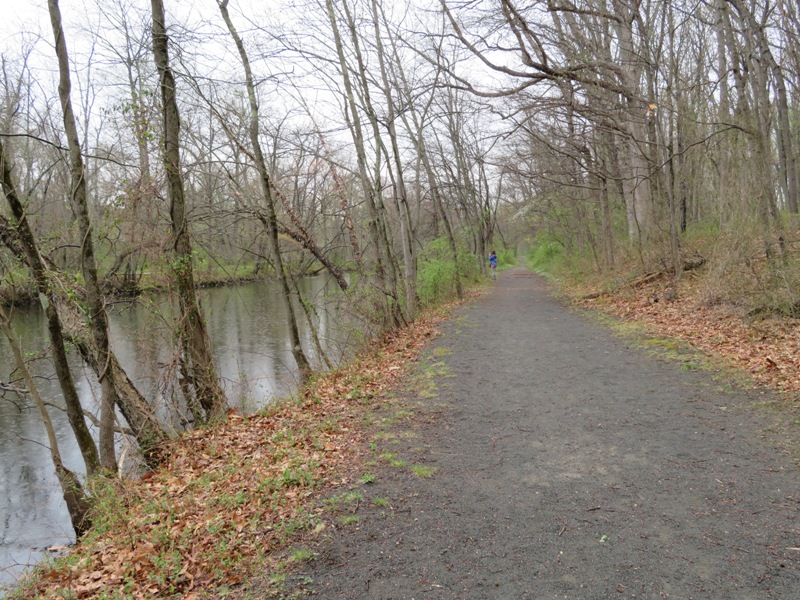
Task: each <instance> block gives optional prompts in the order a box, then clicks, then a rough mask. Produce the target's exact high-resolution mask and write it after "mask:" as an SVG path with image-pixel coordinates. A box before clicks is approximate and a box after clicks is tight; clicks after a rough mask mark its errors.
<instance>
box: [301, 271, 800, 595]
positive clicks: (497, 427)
mask: <svg viewBox="0 0 800 600" xmlns="http://www.w3.org/2000/svg"><path fill="white" fill-rule="evenodd" d="M425 365H427V367H428V369H429V371H430V370H435V371H437V372H438V373H439V374H438V375H437V376H435V377H434V383H435V392H436V393H435V394H431V393H425V394H422V393H421V394H418V397H411V398H409V399H408V400H409V401H410V402H412V403H420V405H421V406H422V408H421V409H419V412H420V415H421V416H420V417H419V418H418V419H417V422H416V423H415V424H414V425H409V424H408V423H406V424H404V425H398V426H396V435H395V436H391V435H390V436H385V441H383V442H382V443H381V444H382V445H381V450H390V451H391V452H393V453H394V454H396V456H397V457H398V458H400V459H403V460H405V461H407V463H408V465H409V466H412V465H423V466H425V467H432V468H435V472H434V473H433V475H432V476H431V477H419V476H417V475H415V474H414V473H413V472H412V471H411V469H409V468H400V467H396V466H395V467H392V466H388V465H384V466H380V467H376V471H375V472H376V480H375V482H374V483H372V484H370V485H365V486H363V487H362V488H361V491H362V493H363V494H364V496H365V498H364V500H363V501H362V502H360V504H359V506H358V509H357V515H358V523H357V524H351V525H347V526H345V525H342V526H340V527H337V528H329V530H328V531H326V533H325V534H323V536H322V540H321V541H320V543H319V545H318V547H316V548H315V550H316V552H317V553H318V554H317V558H316V559H315V560H312V561H308V562H306V563H304V564H303V565H302V567H301V568H300V570H299V572H297V573H295V574H293V576H292V577H291V578H290V580H289V581H287V594H289V593H291V592H292V590H293V591H294V593H308V594H310V595H312V596H313V597H318V598H331V599H333V598H335V599H340V598H353V599H364V598H376V599H386V600H388V599H411V598H414V599H417V600H421V599H427V598H431V599H439V598H442V599H445V598H446V599H450V598H453V599H456V598H464V599H467V598H469V599H486V598H508V599H521V598H530V599H537V600H540V599H550V598H570V599H573V598H576V599H583V598H586V599H595V598H596V599H608V598H678V599H690V598H713V599H743V600H744V599H753V598H779V599H786V600H791V599H796V598H800V518H799V517H800V485H798V484H799V483H800V476H799V474H798V469H797V465H796V464H795V462H794V461H793V460H792V459H791V457H789V456H787V455H786V453H785V452H782V451H781V450H780V448H779V446H780V440H779V439H778V436H777V434H772V433H771V430H770V425H771V423H770V420H771V419H774V418H775V415H774V414H771V413H769V412H768V411H766V410H763V409H759V408H754V406H753V403H754V402H756V401H761V400H763V399H764V398H765V396H764V394H763V392H757V391H736V390H734V389H732V387H731V386H730V385H728V384H727V383H726V382H725V381H717V380H715V376H714V374H713V373H711V372H704V371H693V370H686V369H685V367H684V368H683V369H682V364H681V363H680V362H679V361H667V360H663V359H658V358H654V357H652V356H650V355H648V354H647V353H646V352H645V351H643V350H642V349H639V348H631V347H628V345H626V342H625V341H624V340H622V339H620V338H618V337H615V336H614V335H613V334H611V333H610V332H608V331H607V330H606V329H604V328H603V327H602V326H600V325H598V324H595V323H592V322H590V321H589V320H587V319H586V318H584V317H583V316H581V315H580V314H578V313H577V312H575V311H572V310H570V309H568V308H565V307H564V306H563V305H561V304H560V303H559V302H558V301H557V300H556V299H554V298H553V297H552V296H551V295H549V294H548V291H547V287H546V285H545V282H544V280H542V279H541V278H540V277H538V276H537V275H535V274H533V273H530V272H528V271H525V270H523V269H519V268H516V269H512V270H510V271H506V272H504V273H501V274H500V276H499V277H498V281H497V283H496V285H495V287H494V288H493V290H492V291H491V293H489V294H488V295H487V296H485V297H483V298H481V299H480V300H477V301H474V302H472V303H470V304H468V305H466V306H464V307H463V308H461V309H459V311H458V312H457V314H456V316H455V317H454V319H453V320H452V321H450V322H448V323H447V324H446V325H445V326H444V330H443V335H442V336H441V337H439V338H438V339H437V340H436V342H435V344H434V345H433V346H432V348H431V350H430V352H428V356H427V359H426V362H425ZM425 365H423V366H422V367H421V369H424V368H425ZM409 428H410V429H409ZM404 431H406V435H404V434H403V432H404ZM376 499H381V500H378V502H377V504H379V505H376ZM387 502H388V505H387Z"/></svg>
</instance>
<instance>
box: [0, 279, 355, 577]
mask: <svg viewBox="0 0 800 600" xmlns="http://www.w3.org/2000/svg"><path fill="white" fill-rule="evenodd" d="M300 287H301V289H302V292H303V295H304V297H305V298H307V299H310V300H312V301H313V303H314V305H315V306H316V307H317V311H316V312H317V320H318V322H317V329H318V332H319V336H320V338H321V341H322V345H323V348H324V349H325V351H326V353H327V354H329V355H330V357H331V358H332V359H334V360H336V359H338V358H339V357H341V356H342V354H343V353H344V351H345V350H344V349H345V348H348V347H353V346H354V345H355V343H356V342H357V340H356V339H355V338H356V337H357V334H356V333H355V331H356V329H355V328H353V327H347V326H343V325H342V324H341V322H340V319H338V318H336V316H335V314H333V311H332V309H330V308H326V306H325V304H326V303H324V302H323V299H324V298H325V297H326V295H328V294H330V293H332V292H335V291H336V290H337V289H338V288H336V287H335V286H332V285H331V283H330V282H329V281H327V280H326V279H325V278H323V277H311V278H306V279H304V280H303V281H302V282H301V286H300ZM200 298H201V302H202V306H203V309H204V311H205V314H206V317H207V323H208V331H209V337H210V338H211V341H212V345H213V349H214V356H215V360H216V365H217V371H218V373H219V376H220V379H221V381H222V384H223V386H224V388H225V390H226V393H227V396H228V398H229V401H230V403H231V405H232V406H236V407H238V408H240V409H241V410H244V411H248V412H250V411H253V410H256V409H257V408H259V407H261V406H263V405H264V404H266V403H268V402H269V401H270V400H271V399H273V398H275V397H279V396H281V395H286V394H289V393H291V391H292V390H293V388H294V386H295V384H296V381H297V372H296V368H295V365H294V360H293V358H292V354H291V350H290V345H289V341H288V332H287V327H286V315H285V309H284V305H283V301H282V299H281V297H280V290H279V287H278V284H277V283H275V282H263V281H262V282H254V283H247V284H242V285H237V286H227V287H217V288H211V289H206V290H201V291H200ZM328 304H330V303H328ZM298 314H299V315H302V311H298ZM109 316H110V323H109V328H110V330H111V338H112V344H113V347H114V350H115V352H116V354H117V357H118V358H119V360H120V362H121V363H122V365H123V367H124V368H125V369H126V370H127V372H128V374H129V375H130V376H131V378H132V379H133V380H134V382H135V383H136V385H137V387H138V388H139V389H140V390H141V391H142V393H143V394H144V395H145V397H147V398H148V399H150V400H151V401H154V402H155V403H156V405H157V406H158V408H159V410H160V411H161V412H162V413H165V412H166V410H167V407H168V406H169V405H170V404H171V402H172V394H171V392H170V389H169V386H165V385H164V381H165V373H166V372H168V370H169V369H170V368H171V367H172V365H173V364H174V360H173V351H172V347H173V344H172V342H171V340H170V330H171V328H170V326H169V323H170V321H171V309H170V304H169V302H168V301H167V300H166V298H165V296H163V295H153V296H151V297H146V298H141V299H139V300H138V301H137V302H134V303H130V302H121V303H117V304H115V305H114V306H113V307H112V309H111V310H110V314H109ZM12 323H13V326H14V329H15V331H16V332H17V335H18V336H19V337H20V338H21V340H22V343H23V349H24V351H25V352H28V353H31V352H34V353H35V352H39V353H42V352H43V351H44V350H45V349H46V348H47V347H48V344H49V340H48V338H47V329H46V322H45V319H44V315H43V313H42V312H41V310H39V309H38V308H36V307H32V308H24V309H20V308H16V309H14V310H13V314H12ZM300 329H301V335H302V338H303V341H304V347H305V348H306V350H307V351H308V353H309V355H310V356H312V357H314V362H315V365H316V364H317V363H318V360H317V358H316V357H315V354H314V352H313V344H312V342H311V337H310V332H309V327H308V326H307V323H306V322H305V319H301V323H300ZM0 338H2V339H0V381H1V382H2V383H4V384H5V383H7V382H9V380H10V378H11V371H12V370H13V368H14V359H13V355H12V354H11V351H10V349H9V347H8V341H7V340H6V339H5V337H4V336H2V335H0ZM70 358H71V360H72V366H73V373H74V375H75V377H76V380H77V381H76V383H77V387H78V391H79V394H80V395H81V401H82V403H83V405H84V406H85V407H87V408H90V409H94V408H95V407H96V406H97V385H96V382H95V379H94V377H93V376H90V374H89V373H88V372H87V370H86V369H85V368H84V367H83V366H82V365H81V363H80V360H79V359H78V357H77V356H76V355H75V353H71V355H70ZM35 372H36V374H37V376H38V377H37V381H38V387H39V391H40V392H41V394H42V396H43V397H44V399H45V401H47V402H53V403H55V404H59V405H63V402H62V397H61V392H60V389H59V387H58V383H57V381H56V380H55V377H54V376H53V368H52V364H51V363H50V361H49V360H48V359H46V358H44V359H42V360H39V361H37V363H36V367H35ZM18 385H20V386H22V384H21V383H20V384H18ZM51 414H52V417H53V419H54V421H55V423H54V424H55V427H56V429H57V432H58V437H59V446H60V449H61V452H62V454H63V456H64V459H65V463H66V466H67V467H69V468H70V469H73V470H76V471H81V470H82V460H81V457H80V453H79V451H78V449H77V446H76V444H75V443H74V441H73V440H72V437H71V431H70V429H69V424H68V422H67V419H66V415H64V414H63V412H61V411H51ZM120 455H121V456H127V455H128V454H127V453H126V451H125V448H124V447H121V448H120ZM127 460H128V462H130V458H128V459H127ZM0 468H2V472H3V473H4V476H3V477H2V480H0V481H1V483H0V522H1V523H2V528H1V529H0V532H1V533H0V585H2V584H9V583H13V582H14V581H15V580H16V579H17V578H18V577H19V574H20V573H21V572H22V570H23V569H24V568H25V566H28V565H32V564H35V563H36V562H38V561H39V560H41V558H42V556H44V555H45V554H46V553H47V548H50V547H53V546H61V545H68V544H71V543H72V542H74V535H73V533H72V527H71V525H70V521H69V516H68V514H67V510H66V506H65V505H64V501H63V498H62V496H61V489H60V487H59V484H58V480H57V479H56V477H55V472H54V470H53V465H52V462H51V460H50V454H49V450H48V449H47V447H46V435H45V432H44V428H43V426H42V424H41V421H40V418H39V415H38V411H37V410H36V409H35V407H34V406H33V403H32V402H31V401H29V400H28V399H27V398H22V397H19V396H18V395H17V394H15V393H14V392H10V391H5V392H4V393H2V396H0Z"/></svg>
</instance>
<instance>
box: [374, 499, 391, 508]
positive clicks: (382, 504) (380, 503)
mask: <svg viewBox="0 0 800 600" xmlns="http://www.w3.org/2000/svg"><path fill="white" fill-rule="evenodd" d="M372 503H373V504H374V505H375V506H378V507H381V508H383V507H386V506H389V499H388V498H375V499H374V500H373V501H372Z"/></svg>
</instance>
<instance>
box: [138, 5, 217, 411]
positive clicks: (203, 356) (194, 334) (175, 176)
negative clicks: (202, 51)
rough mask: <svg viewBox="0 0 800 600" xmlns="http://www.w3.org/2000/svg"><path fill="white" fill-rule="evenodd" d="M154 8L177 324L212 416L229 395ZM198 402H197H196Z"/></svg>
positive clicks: (189, 374) (191, 377)
mask: <svg viewBox="0 0 800 600" xmlns="http://www.w3.org/2000/svg"><path fill="white" fill-rule="evenodd" d="M151 6H152V13H153V57H154V59H155V63H156V67H157V68H158V73H159V76H160V88H161V101H162V111H163V117H164V133H163V135H164V148H163V152H164V154H163V160H164V170H165V172H166V177H167V192H168V197H169V202H170V217H171V223H172V251H173V261H172V271H173V275H174V280H175V286H176V289H177V294H178V302H179V306H180V318H179V322H178V324H177V326H178V332H179V333H178V335H179V337H180V344H181V350H180V351H181V367H182V377H183V382H182V385H183V389H184V391H185V392H186V394H187V398H186V400H187V402H188V403H189V404H190V406H191V407H192V409H193V411H194V414H195V416H196V417H197V418H202V414H201V412H200V409H201V408H202V410H203V411H205V415H206V417H208V418H220V417H222V416H223V415H224V413H225V409H226V404H227V403H226V400H225V394H224V393H223V391H222V388H221V387H220V385H219V381H218V380H217V373H216V369H215V368H214V360H213V356H212V354H211V346H210V343H209V340H208V333H207V331H206V326H205V319H204V317H203V313H202V311H201V310H200V304H199V301H198V299H197V294H196V292H195V284H194V267H193V256H192V243H191V239H190V236H189V223H188V221H187V219H186V200H185V197H184V188H183V177H182V174H181V162H180V120H179V116H178V104H177V101H176V90H175V77H174V76H173V74H172V69H171V68H170V66H169V50H168V36H167V29H166V23H165V17H164V3H163V2H162V0H151ZM198 404H199V406H198Z"/></svg>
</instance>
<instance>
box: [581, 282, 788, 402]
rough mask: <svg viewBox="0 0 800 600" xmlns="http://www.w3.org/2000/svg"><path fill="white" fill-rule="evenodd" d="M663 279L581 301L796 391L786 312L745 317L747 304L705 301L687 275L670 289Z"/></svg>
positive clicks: (755, 378)
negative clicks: (681, 341) (783, 313)
mask: <svg viewBox="0 0 800 600" xmlns="http://www.w3.org/2000/svg"><path fill="white" fill-rule="evenodd" d="M671 289H672V288H669V287H667V288H665V286H664V284H663V282H655V283H653V284H651V285H644V286H639V287H636V288H634V289H630V288H629V289H625V290H623V291H621V292H618V293H616V294H611V295H600V296H598V297H597V298H596V299H591V300H584V301H583V304H584V306H588V307H592V308H601V309H602V310H604V311H607V312H610V313H611V314H613V315H614V316H617V317H621V318H624V319H626V320H631V321H636V322H640V323H643V324H645V325H646V326H647V328H648V331H649V332H650V333H652V334H654V335H658V336H662V337H669V338H676V339H680V340H683V341H685V342H687V343H688V344H690V345H691V346H692V347H694V348H696V349H698V350H700V351H702V352H704V353H706V354H708V355H710V356H714V357H719V358H723V359H725V360H728V361H730V362H731V363H732V364H733V365H735V366H736V367H739V368H741V369H743V370H744V371H746V372H747V373H748V374H749V375H750V377H751V378H752V379H753V381H754V382H757V383H759V384H762V385H766V386H768V387H771V388H774V389H776V390H783V391H786V392H790V393H794V394H795V396H796V393H797V392H800V321H798V320H797V319H792V318H788V317H769V318H758V319H755V318H748V317H747V315H746V314H745V313H746V311H745V309H742V308H739V307H734V306H728V305H717V306H709V305H708V304H707V303H706V302H704V300H703V294H702V291H701V290H702V288H701V283H699V282H692V281H691V280H689V281H687V282H686V283H684V284H682V285H681V287H680V288H679V292H678V293H677V294H674V295H673V293H672V292H671Z"/></svg>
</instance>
